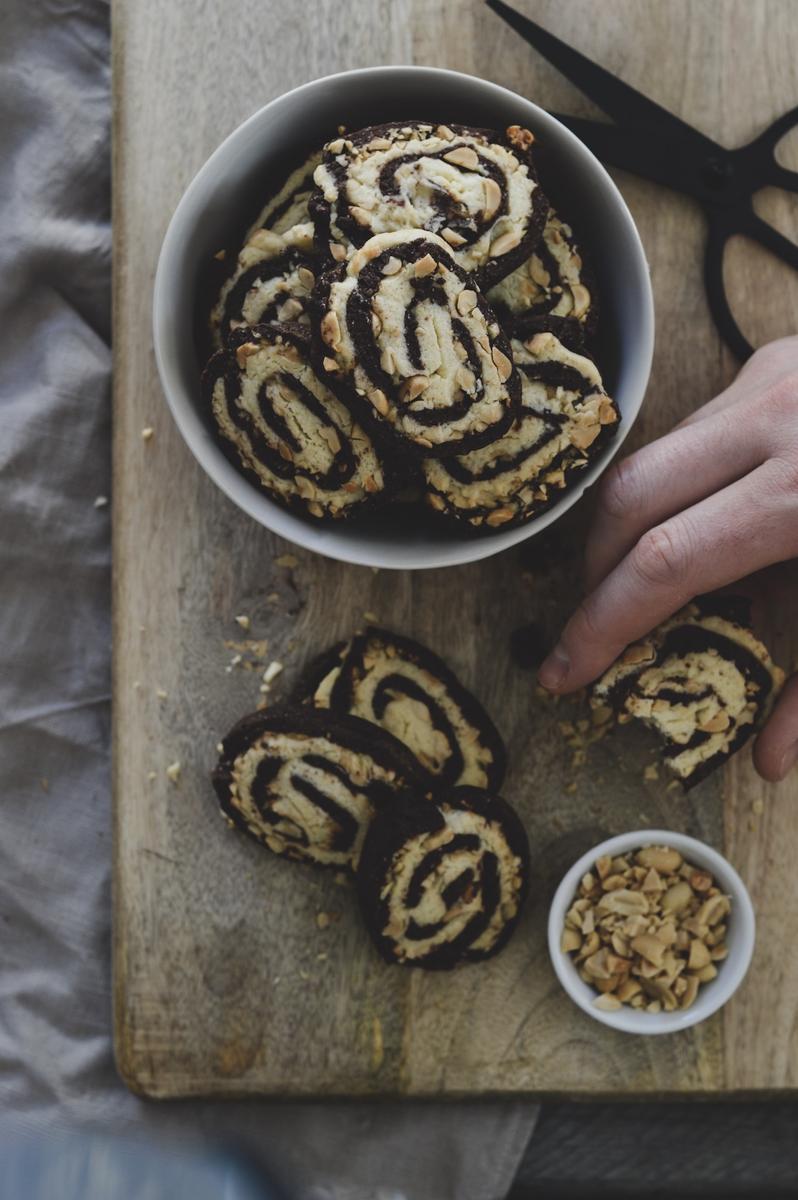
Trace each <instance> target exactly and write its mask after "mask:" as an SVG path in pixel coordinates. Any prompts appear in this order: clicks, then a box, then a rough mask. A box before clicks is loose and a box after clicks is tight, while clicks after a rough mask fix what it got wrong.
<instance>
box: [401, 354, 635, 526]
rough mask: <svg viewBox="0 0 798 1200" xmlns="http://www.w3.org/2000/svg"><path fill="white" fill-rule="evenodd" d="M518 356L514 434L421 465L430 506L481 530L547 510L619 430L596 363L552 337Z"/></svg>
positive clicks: (505, 524) (615, 415)
mask: <svg viewBox="0 0 798 1200" xmlns="http://www.w3.org/2000/svg"><path fill="white" fill-rule="evenodd" d="M512 353H513V358H514V360H515V364H516V367H517V369H518V371H519V373H520V375H521V380H522V388H521V410H520V414H519V416H518V419H517V420H516V421H515V423H514V424H513V426H512V428H511V429H509V430H508V432H507V433H505V434H504V435H503V436H502V437H500V438H498V439H497V440H495V441H493V442H491V444H490V445H488V446H484V447H482V448H481V449H478V450H472V451H471V452H470V453H468V454H462V455H456V456H454V457H449V458H446V459H440V458H426V459H425V460H424V462H423V464H422V468H423V471H424V477H425V480H426V485H427V496H426V498H427V502H428V504H429V505H430V506H431V507H432V508H433V509H434V510H435V511H437V512H442V513H446V514H447V515H448V516H451V517H455V518H457V519H458V520H461V521H467V522H469V524H471V525H473V526H475V527H477V528H478V527H481V526H482V527H487V528H488V529H495V528H498V527H499V526H503V527H505V528H509V527H511V526H513V525H519V524H522V523H523V522H524V521H528V520H530V519H531V518H532V517H534V516H536V515H537V514H538V513H539V512H541V511H542V510H543V509H544V508H547V507H548V506H549V505H550V504H552V503H553V502H554V501H555V500H556V499H557V497H558V496H559V495H560V494H561V493H562V492H563V490H564V489H565V488H567V487H568V485H569V483H570V482H571V481H572V479H573V477H574V475H575V473H578V471H579V470H581V469H583V468H584V467H585V466H587V464H588V462H590V460H591V458H593V457H595V455H596V453H597V452H598V451H599V449H600V448H601V447H602V446H603V445H604V443H605V440H606V438H607V437H608V436H612V433H613V432H614V431H615V428H616V426H617V421H618V409H617V408H616V406H615V404H614V402H613V401H612V400H611V399H610V397H609V396H608V395H607V393H606V392H605V390H604V387H603V384H602V381H601V376H600V375H599V372H598V369H597V367H596V365H595V363H594V362H593V361H592V360H591V359H589V358H587V357H585V356H584V355H581V354H576V353H575V352H574V351H573V350H569V349H568V348H567V347H565V346H563V345H562V343H561V342H560V341H559V340H558V339H557V338H556V337H554V335H553V334H551V333H538V334H534V335H533V336H532V337H531V338H529V339H528V340H527V341H526V342H521V341H518V340H515V341H513V343H512Z"/></svg>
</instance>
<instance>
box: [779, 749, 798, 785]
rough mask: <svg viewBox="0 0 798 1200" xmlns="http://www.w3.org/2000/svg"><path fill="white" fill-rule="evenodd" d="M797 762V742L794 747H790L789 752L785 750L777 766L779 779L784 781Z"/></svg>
mask: <svg viewBox="0 0 798 1200" xmlns="http://www.w3.org/2000/svg"><path fill="white" fill-rule="evenodd" d="M797 762H798V742H796V743H795V745H794V746H790V748H789V750H785V752H784V757H783V758H782V760H781V763H780V764H779V779H784V777H785V775H788V774H789V773H790V771H791V770H792V769H793V767H794V766H795V764H796V763H797Z"/></svg>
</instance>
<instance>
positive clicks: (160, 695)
mask: <svg viewBox="0 0 798 1200" xmlns="http://www.w3.org/2000/svg"><path fill="white" fill-rule="evenodd" d="M155 695H156V696H157V697H158V699H159V700H166V699H168V697H169V693H168V692H165V691H164V690H163V688H156V689H155Z"/></svg>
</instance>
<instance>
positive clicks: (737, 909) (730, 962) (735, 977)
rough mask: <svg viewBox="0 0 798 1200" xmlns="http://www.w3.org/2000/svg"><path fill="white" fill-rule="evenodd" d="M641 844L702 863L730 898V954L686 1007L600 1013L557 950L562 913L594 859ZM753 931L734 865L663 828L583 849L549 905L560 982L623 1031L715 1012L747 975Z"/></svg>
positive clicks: (661, 1029) (684, 1024)
mask: <svg viewBox="0 0 798 1200" xmlns="http://www.w3.org/2000/svg"><path fill="white" fill-rule="evenodd" d="M642 846H671V847H673V849H674V850H678V851H679V853H680V854H681V855H682V857H683V858H685V859H686V860H687V862H690V863H694V864H695V865H696V866H697V867H704V868H705V869H706V870H707V871H709V872H710V873H711V874H712V875H714V877H715V881H716V883H717V885H718V887H719V888H720V889H721V891H722V892H724V893H725V894H726V895H728V896H730V897H731V912H730V914H729V927H728V935H727V938H726V945H727V946H728V948H729V954H728V957H727V958H725V959H724V960H723V961H722V962H720V963H718V974H717V976H716V977H715V979H712V980H711V981H710V982H709V983H704V984H702V985H701V987H700V988H699V989H698V995H697V996H696V999H695V1001H694V1003H693V1004H692V1006H691V1007H690V1008H688V1009H685V1010H684V1012H679V1011H678V1010H677V1011H676V1012H672V1013H666V1012H661V1013H647V1012H640V1011H639V1010H638V1009H636V1008H630V1007H629V1006H628V1005H626V1004H625V1005H623V1007H622V1008H620V1009H619V1010H616V1011H615V1012H604V1011H603V1010H602V1009H600V1008H596V1005H595V1000H596V995H597V993H596V992H595V991H594V989H593V988H591V987H590V986H589V985H588V984H587V983H585V982H584V980H582V979H580V978H579V974H578V972H577V969H576V966H575V965H574V962H573V959H572V958H571V956H570V955H569V954H565V953H563V951H562V950H561V949H560V938H561V936H562V931H563V925H564V923H565V914H566V912H567V911H568V909H569V908H570V907H571V903H572V901H573V899H574V896H575V895H576V892H577V889H578V887H579V881H580V879H581V878H582V876H583V875H584V874H585V872H586V871H589V870H591V868H592V867H593V865H594V864H595V862H596V859H597V858H600V857H601V856H602V855H603V854H609V855H617V854H625V853H627V851H630V850H639V849H640V848H641V847H642ZM755 936H756V923H755V920H754V909H753V906H752V904H751V897H750V896H749V895H748V891H747V890H746V886H745V884H744V883H743V881H742V879H741V878H740V876H739V875H738V874H737V872H736V871H735V869H734V867H732V866H731V864H730V863H728V862H727V861H726V859H725V858H724V857H723V855H722V854H718V852H717V850H713V849H712V848H711V846H707V845H706V844H705V843H704V842H699V841H697V840H696V838H691V837H687V835H686V834H683V833H671V832H669V831H668V830H666V829H638V830H636V831H635V832H633V833H622V834H620V835H619V836H618V837H612V838H608V840H607V841H606V842H601V843H600V844H599V845H598V846H594V847H593V849H592V850H590V851H588V853H587V854H583V855H582V857H581V858H580V859H579V861H578V862H575V863H574V865H573V866H572V867H571V869H570V871H568V873H567V874H566V875H565V877H564V879H563V880H562V882H561V884H560V886H559V887H558V888H557V891H556V892H555V893H554V899H553V900H552V902H551V909H550V910H549V955H550V957H551V961H552V965H553V966H554V970H555V973H556V975H557V978H558V979H559V981H560V983H561V984H562V986H563V987H564V988H565V990H566V992H567V993H568V995H569V996H570V997H571V999H572V1000H573V1001H574V1002H575V1003H576V1004H578V1005H579V1007H580V1008H581V1009H582V1011H583V1012H586V1013H587V1014H588V1016H590V1017H593V1019H594V1020H596V1021H601V1023H602V1024H603V1025H610V1026H611V1027H612V1028H613V1029H621V1030H623V1031H624V1032H625V1033H643V1034H659V1033H676V1032H678V1031H679V1030H681V1029H688V1028H689V1027H690V1026H691V1025H697V1024H698V1022H699V1021H704V1020H706V1018H707V1017H710V1016H711V1015H712V1013H714V1012H717V1011H718V1009H719V1008H721V1007H722V1006H723V1005H724V1004H725V1003H726V1001H727V1000H729V999H731V997H732V996H733V995H734V993H735V992H736V991H737V989H738V987H739V986H740V984H741V983H742V981H743V979H744V978H745V973H746V971H747V970H748V967H749V964H750V962H751V955H752V954H753V952H754V940H755Z"/></svg>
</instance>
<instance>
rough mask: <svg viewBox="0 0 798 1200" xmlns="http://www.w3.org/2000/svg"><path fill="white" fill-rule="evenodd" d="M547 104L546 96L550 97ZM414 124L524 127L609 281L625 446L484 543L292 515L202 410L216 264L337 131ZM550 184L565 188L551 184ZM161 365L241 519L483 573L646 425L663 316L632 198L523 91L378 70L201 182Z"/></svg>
mask: <svg viewBox="0 0 798 1200" xmlns="http://www.w3.org/2000/svg"><path fill="white" fill-rule="evenodd" d="M541 99H545V97H541ZM414 117H417V118H419V119H424V118H429V119H433V120H440V121H454V122H456V123H462V124H471V125H479V126H482V127H493V128H497V129H504V128H505V127H506V126H507V125H509V124H513V123H516V124H520V125H525V126H527V127H529V128H530V129H532V130H533V131H534V133H535V134H536V136H537V138H538V140H539V142H540V145H541V146H543V147H545V153H546V157H547V167H546V187H547V191H548V192H550V193H551V194H552V199H553V200H554V202H555V204H556V203H557V200H558V197H560V196H562V197H564V198H565V203H566V207H567V211H568V213H569V215H570V216H571V218H572V220H573V222H574V225H575V227H576V229H577V230H578V233H579V236H580V239H581V241H582V243H583V245H584V246H585V247H586V248H587V250H588V252H589V254H590V257H591V261H592V262H593V264H594V266H595V269H596V274H597V276H598V283H599V295H600V301H601V322H602V334H601V339H602V340H601V344H600V352H599V354H598V355H597V357H598V358H599V362H600V365H601V367H602V370H603V373H604V378H605V381H606V385H607V388H608V390H609V391H610V393H611V394H612V395H614V396H615V398H616V399H617V401H618V404H619V407H620V410H621V414H622V419H621V423H620V428H619V432H618V436H617V437H616V438H615V439H614V441H613V442H612V443H611V445H610V446H608V447H607V449H606V450H605V451H604V453H603V454H602V455H601V456H600V457H599V458H597V460H596V462H595V463H594V464H593V465H592V466H591V467H590V468H589V469H588V470H586V471H585V472H584V473H583V474H582V475H581V477H580V482H579V484H578V485H576V486H574V487H573V488H572V489H571V490H570V491H569V492H568V493H567V494H566V496H565V497H564V498H563V500H561V501H560V503H559V504H557V505H556V506H555V507H554V508H552V509H551V510H550V511H549V512H547V513H545V514H544V515H542V516H541V517H539V518H538V519H537V520H535V521H532V522H531V523H530V524H528V525H526V526H522V527H520V528H518V529H510V530H506V531H504V532H502V531H501V530H499V531H496V532H494V533H491V534H487V535H485V536H483V537H474V536H472V535H469V534H468V533H467V532H464V533H462V534H460V533H458V532H455V533H452V532H451V530H449V529H448V528H446V529H442V530H441V529H439V528H438V527H437V525H436V523H435V522H430V521H429V519H428V518H427V517H425V516H423V515H419V516H416V517H414V518H412V519H408V517H407V515H405V514H404V513H403V512H402V511H401V510H400V509H399V508H398V507H395V508H394V510H393V514H392V515H387V519H384V518H382V519H377V518H376V517H375V518H374V520H373V521H372V522H371V523H370V524H369V525H368V526H367V527H365V528H362V527H354V526H353V527H349V526H348V525H347V524H346V523H345V522H341V523H338V524H334V525H324V526H320V525H315V524H313V523H312V522H311V521H310V520H304V519H302V518H300V517H297V516H294V515H292V514H290V513H287V512H285V510H284V509H282V508H280V507H279V506H278V505H277V504H275V503H274V502H273V501H271V500H270V499H269V497H268V496H267V495H266V494H265V493H264V492H262V491H260V490H259V489H258V488H256V487H255V486H254V485H253V484H251V483H250V482H249V481H248V480H247V479H245V478H244V477H243V476H242V475H240V474H239V473H238V471H237V470H236V469H235V467H233V466H232V464H231V463H230V462H229V461H228V459H227V458H226V457H225V456H224V454H223V453H222V451H221V449H220V447H219V445H218V444H217V442H216V439H215V437H214V434H213V430H212V428H211V424H210V419H209V415H208V414H207V413H206V412H204V411H203V406H202V404H201V397H200V389H199V376H200V370H201V367H202V363H201V361H199V359H198V350H197V346H196V342H195V334H196V330H197V328H198V326H197V324H196V322H197V321H198V320H199V319H200V318H201V314H200V313H199V312H198V306H197V299H196V298H197V297H198V296H199V295H201V294H202V292H203V290H204V288H203V280H204V278H205V275H206V273H207V270H208V268H209V265H210V264H211V263H212V259H213V254H214V253H215V252H216V251H217V250H218V249H219V247H220V246H223V245H227V244H229V243H230V241H231V234H232V233H234V232H235V231H236V230H237V229H241V230H242V231H243V230H244V229H245V228H246V226H247V224H248V223H249V221H251V219H252V217H253V216H254V214H255V213H256V212H257V211H258V209H259V208H260V207H261V205H262V203H263V201H264V198H265V196H266V195H267V194H268V192H269V191H270V190H271V189H272V188H276V187H277V186H279V184H280V183H281V181H282V178H284V177H285V175H286V174H287V168H286V163H287V162H288V161H289V160H293V161H291V162H290V165H296V161H297V160H298V158H299V156H300V154H301V152H302V151H303V150H307V151H309V150H310V149H312V148H314V147H316V146H320V145H321V144H323V142H324V141H325V140H327V139H328V138H329V137H331V136H333V134H334V132H335V130H336V127H337V126H338V125H339V124H344V125H346V126H347V127H348V128H350V129H356V128H358V127H362V126H364V125H370V124H374V123H375V122H379V121H388V120H407V119H411V118H414ZM551 181H554V183H553V184H552V182H551ZM153 321H154V340H155V355H156V359H157V362H158V370H159V373H160V376H161V382H162V384H163V389H164V392H165V394H166V399H167V401H168V404H169V407H170V409H171V410H172V414H173V416H174V418H175V421H176V422H177V425H178V428H179V430H180V432H181V433H182V435H183V438H184V439H185V441H186V443H187V445H188V447H189V449H190V450H191V452H192V453H193V454H194V456H195V458H196V459H197V461H198V462H199V463H200V465H201V466H202V467H203V468H204V469H205V471H206V472H207V473H208V475H209V476H210V477H211V479H212V480H213V481H214V482H215V483H216V484H217V485H218V486H219V487H220V488H221V489H222V491H223V492H225V493H226V494H227V495H228V496H229V497H230V499H231V500H233V501H234V502H235V503H236V504H237V505H238V506H239V507H240V508H242V509H243V510H244V512H246V513H249V515H250V516H251V517H254V518H255V520H256V521H259V522H260V523H261V524H262V525H265V526H266V527H267V528H268V529H271V530H273V531H274V532H275V533H278V534H280V535H281V536H282V537H285V538H288V539H289V540H290V541H292V542H296V543H297V544H298V545H300V546H304V547H306V548H307V549H310V550H315V551H317V552H318V553H320V554H325V555H327V556H328V557H329V558H337V559H341V560H342V561H344V562H350V563H359V564H365V565H368V566H373V567H393V568H405V569H406V568H417V567H444V566H453V565H456V564H458V563H466V562H472V561H475V560H477V559H480V558H486V557H488V556H489V555H491V554H496V553H497V552H498V551H500V550H505V549H507V547H509V546H513V545H515V544H516V543H517V542H521V541H523V540H524V539H525V538H528V537H531V536H532V535H533V534H536V533H540V532H541V531H542V530H544V529H545V528H546V527H547V526H549V525H550V524H551V523H552V522H553V521H556V520H557V518H558V517H560V516H562V515H563V513H565V512H566V511H567V510H568V509H569V508H570V507H571V506H572V505H573V504H575V503H576V501H577V500H578V499H579V497H580V496H581V494H582V492H583V491H584V490H585V488H586V487H588V486H589V485H590V484H591V483H593V482H594V481H595V480H596V478H597V477H598V475H600V474H601V472H602V471H603V470H604V469H605V467H606V466H607V464H608V462H609V461H610V459H611V458H612V457H613V456H614V455H615V454H616V453H617V451H618V449H619V447H620V445H621V443H622V442H623V440H624V438H625V437H626V435H627V434H628V432H629V430H630V429H631V427H632V425H633V423H634V421H635V418H636V417H637V414H638V411H639V409H640V405H641V404H642V401H643V396H644V394H645V389H646V384H647V382H648V376H649V371H650V368H651V355H652V349H653V340H654V315H653V302H652V297H651V285H650V282H649V276H648V267H647V264H646V259H645V255H644V252H643V248H642V245H641V243H640V239H639V237H638V234H637V230H636V228H635V225H634V222H633V221H632V218H631V216H630V214H629V210H628V209H627V207H626V205H625V204H624V201H623V199H622V198H621V195H620V193H619V191H618V189H617V188H616V187H615V184H614V183H613V182H612V180H611V179H610V177H609V175H608V174H607V172H606V171H605V170H604V168H603V167H602V166H601V164H600V163H599V162H598V160H597V159H596V158H594V156H593V155H592V154H591V152H590V151H589V150H588V149H586V147H585V146H584V145H582V143H581V142H580V141H579V140H578V139H577V138H576V137H575V136H574V135H573V134H572V133H571V132H570V131H569V130H568V129H566V128H565V127H564V126H563V125H561V124H560V123H559V122H558V121H555V120H554V118H553V117H550V116H549V115H548V114H547V113H546V112H544V111H543V109H542V108H538V106H537V105H535V104H532V103H530V101H528V100H524V99H522V98H521V97H520V96H517V95H515V94H514V93H513V92H509V91H507V90H506V89H505V88H502V87H499V86H498V85H497V84H494V83H488V82H486V81H485V80H483V79H476V78H474V77H473V76H470V75H461V74H458V73H457V72H455V71H443V70H437V69H434V68H429V67H369V68H367V69H365V70H361V71H346V72H344V73H342V74H340V75H330V76H328V77H327V78H326V79H317V80H314V81H313V82H312V83H306V84H304V85H303V86H302V87H298V88H295V89H294V91H291V92H288V93H286V94H285V95H284V96H280V97H279V98H278V99H276V100H273V101H272V102H271V104H267V105H266V106H265V108H262V109H260V111H259V112H256V113H255V114H254V116H252V117H250V118H249V120H248V121H245V122H244V124H243V125H240V126H239V127H238V129H236V130H234V132H233V133H231V134H230V136H229V137H228V138H227V140H226V141H224V142H223V143H222V145H221V146H220V147H219V148H218V150H216V151H215V152H214V153H213V154H212V155H211V157H210V158H209V159H208V161H207V162H206V163H205V165H204V166H203V167H202V168H201V169H200V171H199V172H198V174H197V175H196V176H195V178H194V179H193V181H192V182H191V184H190V185H189V187H188V188H187V189H186V192H185V194H184V196H183V198H182V200H181V201H180V203H179V205H178V206H177V209H176V210H175V213H174V216H173V217H172V220H171V223H170V225H169V228H168V230H167V232H166V236H165V238H164V241H163V246H162V248H161V255H160V259H159V262H158V271H157V274H156V278H155V296H154V313H153Z"/></svg>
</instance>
